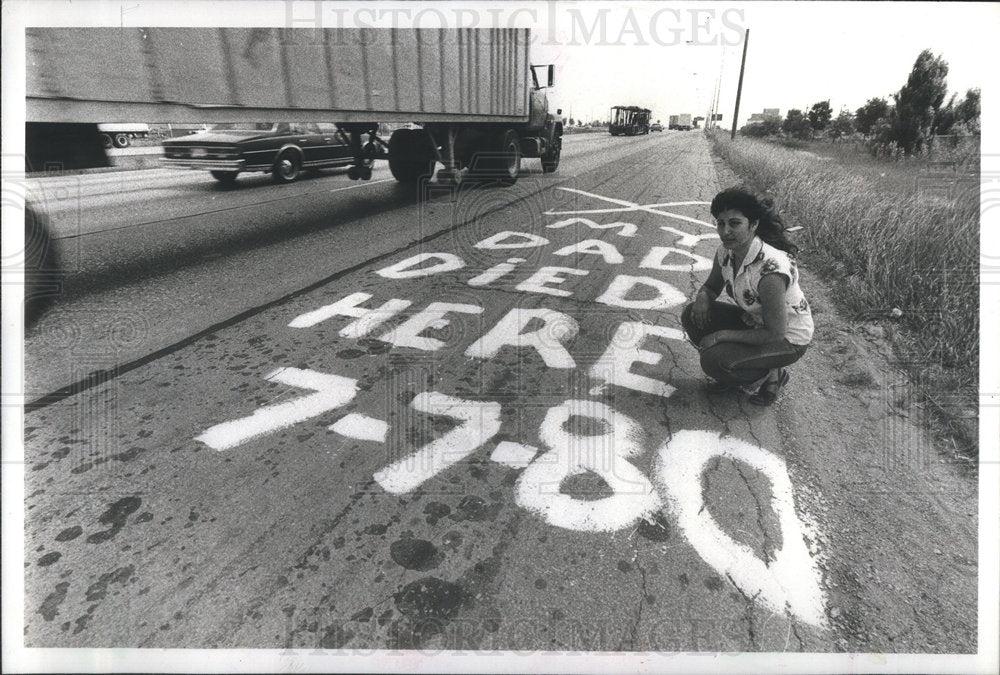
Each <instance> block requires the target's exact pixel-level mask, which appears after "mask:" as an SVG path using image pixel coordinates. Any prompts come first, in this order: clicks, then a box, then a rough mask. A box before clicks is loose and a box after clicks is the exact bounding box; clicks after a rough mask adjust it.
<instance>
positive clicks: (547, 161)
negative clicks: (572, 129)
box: [542, 134, 562, 173]
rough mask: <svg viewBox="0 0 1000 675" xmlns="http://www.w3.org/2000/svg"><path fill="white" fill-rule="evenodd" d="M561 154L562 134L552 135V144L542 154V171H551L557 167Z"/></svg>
mask: <svg viewBox="0 0 1000 675" xmlns="http://www.w3.org/2000/svg"><path fill="white" fill-rule="evenodd" d="M561 155H562V134H554V135H553V136H552V144H551V145H549V149H548V150H547V151H546V152H545V154H544V155H542V172H543V173H552V172H553V171H555V170H556V169H558V168H559V157H560V156H561Z"/></svg>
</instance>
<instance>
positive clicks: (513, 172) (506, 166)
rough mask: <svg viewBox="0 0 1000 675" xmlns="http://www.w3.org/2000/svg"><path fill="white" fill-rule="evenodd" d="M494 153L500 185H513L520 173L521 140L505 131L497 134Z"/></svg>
mask: <svg viewBox="0 0 1000 675" xmlns="http://www.w3.org/2000/svg"><path fill="white" fill-rule="evenodd" d="M495 151H496V160H495V161H496V170H497V177H498V178H499V179H500V183H501V184H503V185H513V184H514V183H516V182H517V177H518V175H520V173H521V140H520V139H519V138H518V137H517V132H516V131H514V130H513V129H507V130H506V131H502V132H500V133H499V134H497V142H496V147H495Z"/></svg>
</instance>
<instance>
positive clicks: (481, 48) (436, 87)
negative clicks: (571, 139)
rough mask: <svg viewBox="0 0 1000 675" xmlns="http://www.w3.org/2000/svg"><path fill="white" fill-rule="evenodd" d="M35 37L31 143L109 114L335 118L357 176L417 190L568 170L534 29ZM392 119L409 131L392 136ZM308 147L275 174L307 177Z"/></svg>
mask: <svg viewBox="0 0 1000 675" xmlns="http://www.w3.org/2000/svg"><path fill="white" fill-rule="evenodd" d="M26 41H27V51H28V55H29V58H28V68H27V79H26V85H27V86H26V89H27V100H26V110H27V118H26V119H27V122H28V127H29V130H28V137H29V138H39V137H41V136H44V135H45V134H46V129H45V128H44V125H46V124H55V125H59V126H58V132H59V133H60V134H62V138H64V139H65V138H67V137H68V135H67V134H69V131H70V127H71V126H72V125H74V124H81V123H90V124H91V125H92V124H94V123H103V122H104V121H105V120H107V119H117V120H122V121H124V122H139V121H140V120H141V121H142V122H143V123H146V122H156V123H164V122H169V123H192V122H193V123H198V124H204V123H254V122H261V121H265V120H266V121H269V122H296V123H311V122H327V123H329V122H332V123H335V124H336V127H337V133H338V134H339V135H340V137H341V140H342V141H343V142H344V143H346V144H348V146H349V147H350V154H351V157H352V162H353V164H352V168H353V169H354V170H353V171H350V172H349V174H348V175H349V176H350V177H351V178H362V179H368V178H370V177H371V163H372V160H374V159H387V160H388V162H389V168H390V170H391V171H392V175H393V176H394V177H395V178H396V180H398V181H401V182H406V183H412V182H416V181H417V180H419V179H420V178H423V177H429V176H433V174H434V169H435V168H436V166H437V164H439V163H440V164H442V165H443V169H441V170H440V171H438V173H437V178H438V180H439V181H442V182H447V183H453V184H454V183H458V182H460V181H461V180H462V179H463V177H471V178H474V179H477V180H481V179H485V180H491V181H498V182H500V183H503V184H512V183H514V182H515V181H516V180H517V177H518V173H519V171H520V166H521V159H522V157H537V158H539V159H541V164H542V169H543V171H545V172H552V171H555V170H556V169H557V168H558V166H559V159H560V155H561V152H562V134H563V119H562V111H561V110H556V111H555V112H554V113H553V112H552V111H550V109H549V102H548V99H547V96H546V89H548V88H550V87H552V86H553V76H554V73H553V67H552V66H547V67H546V66H533V65H531V64H530V62H529V54H528V49H529V44H530V39H529V33H528V30H527V29H514V28H510V29H445V30H436V29H435V30H431V29H325V30H323V31H317V30H314V29H310V28H301V29H298V28H134V29H121V28H29V29H27V30H26ZM386 122H408V123H411V125H410V127H411V128H401V129H397V130H395V131H393V132H392V135H391V136H390V137H389V139H388V141H386V140H384V139H382V138H381V137H380V136H379V135H378V129H379V123H386ZM32 126H36V127H39V126H41V127H43V128H40V129H39V128H36V129H34V130H33V131H32V130H31V129H30V127H32ZM84 127H85V125H81V132H80V133H81V134H84V133H87V134H89V133H91V127H86V131H83V128H84ZM101 133H104V132H101ZM80 143H81V144H83V145H88V144H90V142H89V141H87V140H86V139H82V138H81V140H80ZM42 145H46V146H47V147H48V148H49V150H52V149H53V148H52V145H53V144H51V143H47V144H46V143H43V144H42ZM91 145H92V144H91ZM27 149H28V155H29V158H28V161H29V163H31V157H30V155H31V151H32V148H31V147H30V146H29V147H28V148H27ZM220 151H221V152H220V154H223V155H227V156H228V155H229V154H230V153H228V152H227V150H226V148H220ZM308 152H309V151H308V149H307V148H305V147H301V146H300V145H299V144H298V143H297V142H296V139H291V140H289V141H288V143H287V145H286V146H285V147H283V148H282V150H281V152H280V153H279V154H278V156H277V157H276V158H275V160H274V162H273V164H272V165H271V166H270V167H268V169H269V170H271V171H272V173H275V175H277V176H286V177H287V176H288V175H292V174H297V171H295V170H294V169H296V168H301V167H303V165H304V164H305V161H306V159H305V158H306V155H307V154H308ZM49 159H51V158H49ZM199 159H204V158H203V157H202V158H199ZM35 163H36V164H38V163H39V162H35ZM290 166H291V167H292V170H290V169H289V167H290ZM192 167H193V168H194V167H195V165H194V164H192ZM196 168H202V169H207V170H210V171H211V170H214V169H213V168H212V167H211V166H209V165H208V164H206V163H205V162H203V161H200V162H199V163H198V165H197V167H196ZM224 170H225V171H233V170H237V171H238V170H239V168H238V167H235V169H234V167H233V166H232V165H231V164H227V166H226V167H225V169H224Z"/></svg>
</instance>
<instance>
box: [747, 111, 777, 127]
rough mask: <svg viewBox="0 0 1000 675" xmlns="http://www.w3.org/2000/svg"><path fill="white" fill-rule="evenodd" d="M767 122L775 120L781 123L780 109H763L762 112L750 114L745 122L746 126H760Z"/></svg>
mask: <svg viewBox="0 0 1000 675" xmlns="http://www.w3.org/2000/svg"><path fill="white" fill-rule="evenodd" d="M767 120H775V121H777V122H780V121H781V109H780V108H764V112H759V113H751V114H750V118H749V119H748V120H747V124H760V123H761V122H765V121H767Z"/></svg>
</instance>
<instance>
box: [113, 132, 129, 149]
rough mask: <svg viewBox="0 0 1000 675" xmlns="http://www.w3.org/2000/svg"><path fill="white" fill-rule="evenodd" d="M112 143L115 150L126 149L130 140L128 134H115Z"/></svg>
mask: <svg viewBox="0 0 1000 675" xmlns="http://www.w3.org/2000/svg"><path fill="white" fill-rule="evenodd" d="M114 142H115V147H116V148H127V147H128V146H129V143H131V140H130V139H129V137H128V134H115V138H114Z"/></svg>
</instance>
